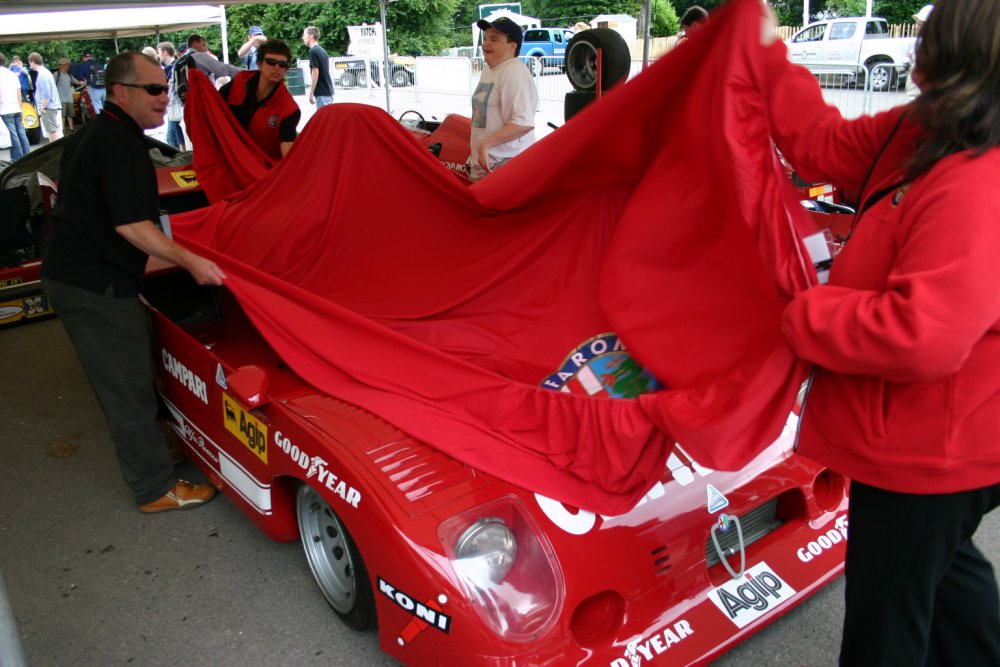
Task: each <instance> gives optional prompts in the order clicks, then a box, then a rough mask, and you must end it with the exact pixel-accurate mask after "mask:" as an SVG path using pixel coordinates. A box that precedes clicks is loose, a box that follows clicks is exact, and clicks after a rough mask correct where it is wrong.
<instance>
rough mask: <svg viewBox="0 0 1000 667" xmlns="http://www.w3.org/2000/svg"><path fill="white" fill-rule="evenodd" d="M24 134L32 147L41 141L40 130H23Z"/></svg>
mask: <svg viewBox="0 0 1000 667" xmlns="http://www.w3.org/2000/svg"><path fill="white" fill-rule="evenodd" d="M24 134H25V135H27V137H28V143H29V144H31V145H32V146H37V145H38V142H40V141H41V140H42V128H40V127H34V128H32V129H30V130H25V131H24Z"/></svg>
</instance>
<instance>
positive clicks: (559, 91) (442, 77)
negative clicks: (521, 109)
mask: <svg viewBox="0 0 1000 667" xmlns="http://www.w3.org/2000/svg"><path fill="white" fill-rule="evenodd" d="M345 60H346V59H345ZM525 60H526V63H525V66H526V67H528V68H529V69H530V70H531V72H532V78H533V79H534V81H535V86H536V87H537V90H538V107H539V108H538V110H539V111H541V110H542V109H543V108H545V109H550V110H551V109H554V108H555V107H557V106H558V107H559V108H561V107H562V104H563V101H564V100H565V98H566V93H568V92H570V91H571V90H573V87H572V85H571V84H570V82H569V79H568V78H567V77H566V76H565V74H564V72H563V63H564V61H563V58H562V57H543V58H538V59H535V58H526V59H525ZM483 68H484V62H483V59H482V58H481V57H479V58H471V59H470V58H466V57H464V56H457V57H418V58H416V60H415V63H414V64H413V65H412V67H407V68H406V69H405V70H401V69H399V68H396V67H392V68H391V69H390V85H392V86H393V87H394V89H396V90H400V91H402V90H405V91H407V92H409V93H412V94H413V100H414V101H415V102H418V103H419V102H422V101H424V100H425V99H430V98H434V99H435V100H440V99H442V98H445V99H451V98H454V101H455V104H454V109H455V111H457V112H459V113H468V111H467V109H468V105H469V97H470V96H471V95H472V93H473V92H474V91H475V89H476V86H477V85H478V83H479V77H480V75H481V73H482V71H483ZM809 69H810V71H812V72H813V73H814V74H815V75H816V79H817V81H818V82H819V85H820V87H821V88H822V91H823V97H824V99H826V101H827V102H828V103H829V104H832V105H833V106H836V107H837V108H838V109H839V110H840V112H841V113H842V114H843V115H844V117H846V118H856V117H858V116H861V115H866V114H874V113H878V112H880V111H884V110H886V109H890V108H892V107H895V106H898V105H901V104H906V103H907V102H909V101H910V100H911V99H912V98H913V97H914V96H915V95H916V92H917V91H916V88H915V86H913V84H912V81H911V80H910V77H909V72H908V71H907V68H906V67H898V66H894V65H892V64H891V63H884V64H877V65H874V66H871V67H865V66H856V67H849V66H846V67H845V66H843V65H838V64H834V63H822V62H814V63H810V65H809ZM641 71H642V61H641V60H633V61H632V66H631V70H630V72H629V78H632V77H634V76H636V75H638V74H639V73H640V72H641ZM393 74H395V76H392V75H393ZM383 79H384V69H383V66H382V63H381V61H380V60H375V59H363V58H355V59H352V60H351V62H350V63H340V67H339V71H338V70H334V82H335V85H336V87H337V88H338V89H350V90H354V91H356V92H361V93H363V94H366V95H367V97H369V98H373V99H374V98H378V97H380V96H382V95H384V89H383V87H382V86H383V83H384V81H383Z"/></svg>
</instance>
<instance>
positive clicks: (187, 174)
mask: <svg viewBox="0 0 1000 667" xmlns="http://www.w3.org/2000/svg"><path fill="white" fill-rule="evenodd" d="M170 175H171V176H173V177H174V183H176V184H177V185H178V186H179V187H182V188H196V187H198V174H196V173H195V172H194V169H185V170H184V171H172V172H170Z"/></svg>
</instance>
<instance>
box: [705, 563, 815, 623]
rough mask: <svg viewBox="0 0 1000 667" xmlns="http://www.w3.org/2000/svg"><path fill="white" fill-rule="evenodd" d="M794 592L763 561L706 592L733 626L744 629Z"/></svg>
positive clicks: (789, 597)
mask: <svg viewBox="0 0 1000 667" xmlns="http://www.w3.org/2000/svg"><path fill="white" fill-rule="evenodd" d="M794 595H795V589H794V588H792V587H791V586H789V585H788V583H787V582H785V581H784V580H783V579H782V578H781V577H779V576H778V575H777V574H776V573H775V572H774V570H772V569H771V568H770V567H768V566H767V563H758V564H757V565H754V566H753V567H752V568H750V569H749V570H747V571H746V572H745V573H744V574H743V577H742V578H741V579H730V580H729V581H727V582H726V583H724V584H722V585H721V586H719V587H718V588H716V589H715V590H713V591H712V592H711V593H709V594H708V597H709V599H710V600H712V602H713V603H714V604H715V606H716V607H718V608H719V610H720V611H722V613H723V614H725V615H726V618H728V619H729V620H730V621H732V622H733V623H734V624H736V626H737V627H739V628H744V627H746V626H747V625H748V624H749V623H751V622H753V621H756V620H757V619H758V618H760V617H761V616H764V615H765V614H768V613H769V612H770V611H771V610H773V609H775V608H777V607H779V606H781V605H782V604H784V603H785V602H787V601H788V600H790V599H791V598H792V596H794Z"/></svg>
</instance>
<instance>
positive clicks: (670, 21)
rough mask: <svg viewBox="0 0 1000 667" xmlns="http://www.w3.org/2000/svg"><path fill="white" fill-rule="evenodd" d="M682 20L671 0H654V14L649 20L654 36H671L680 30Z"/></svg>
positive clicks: (651, 32)
mask: <svg viewBox="0 0 1000 667" xmlns="http://www.w3.org/2000/svg"><path fill="white" fill-rule="evenodd" d="M680 27H681V20H680V19H679V18H678V17H677V11H676V10H675V9H674V6H673V5H672V4H670V2H669V0H653V16H652V20H650V22H649V32H650V35H651V36H652V37H669V36H670V35H676V34H677V31H678V30H680Z"/></svg>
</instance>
